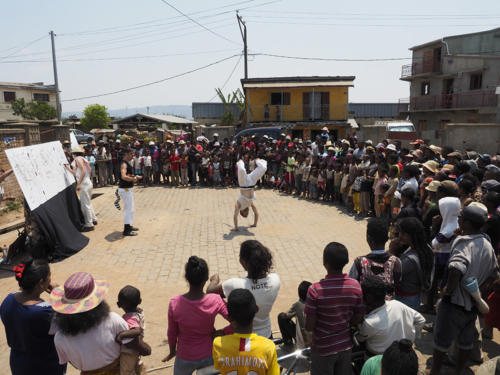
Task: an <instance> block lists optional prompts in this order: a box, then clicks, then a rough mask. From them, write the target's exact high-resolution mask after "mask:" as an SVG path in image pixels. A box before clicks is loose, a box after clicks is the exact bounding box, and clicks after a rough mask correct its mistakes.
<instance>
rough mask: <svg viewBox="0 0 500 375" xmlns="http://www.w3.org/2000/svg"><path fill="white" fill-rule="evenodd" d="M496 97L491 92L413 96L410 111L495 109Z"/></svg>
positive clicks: (493, 92)
mask: <svg viewBox="0 0 500 375" xmlns="http://www.w3.org/2000/svg"><path fill="white" fill-rule="evenodd" d="M496 105H497V96H496V94H495V91H493V90H481V91H471V92H466V93H457V94H443V95H424V96H414V97H412V98H411V99H410V111H411V112H415V111H432V110H460V109H462V110H463V109H478V108H483V107H495V106H496Z"/></svg>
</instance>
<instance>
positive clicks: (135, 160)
mask: <svg viewBox="0 0 500 375" xmlns="http://www.w3.org/2000/svg"><path fill="white" fill-rule="evenodd" d="M132 165H133V167H134V170H135V175H136V176H140V175H142V165H141V157H140V156H139V152H136V153H135V156H134V158H133V159H132Z"/></svg>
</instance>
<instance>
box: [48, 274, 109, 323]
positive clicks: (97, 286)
mask: <svg viewBox="0 0 500 375" xmlns="http://www.w3.org/2000/svg"><path fill="white" fill-rule="evenodd" d="M108 290H109V283H108V282H107V281H106V280H94V278H93V277H92V275H91V274H89V273H86V272H77V273H74V274H73V275H71V276H70V277H69V278H68V279H67V280H66V282H65V283H64V286H63V287H57V288H54V290H52V293H50V297H49V303H50V305H51V306H52V308H53V309H54V311H56V312H58V313H61V314H78V313H82V312H86V311H90V310H92V309H94V308H96V307H97V306H99V304H100V303H101V302H102V301H103V300H104V297H106V294H107V293H108Z"/></svg>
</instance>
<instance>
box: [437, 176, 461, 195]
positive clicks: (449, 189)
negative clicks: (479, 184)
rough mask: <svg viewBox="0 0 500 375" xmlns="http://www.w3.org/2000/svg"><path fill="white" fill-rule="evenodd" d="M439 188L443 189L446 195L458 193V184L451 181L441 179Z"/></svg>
mask: <svg viewBox="0 0 500 375" xmlns="http://www.w3.org/2000/svg"><path fill="white" fill-rule="evenodd" d="M439 188H440V189H441V190H442V191H444V193H445V194H446V195H449V196H457V195H458V185H457V184H456V183H455V182H453V181H448V180H447V181H441V184H440V185H439Z"/></svg>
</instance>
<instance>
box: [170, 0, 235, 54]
mask: <svg viewBox="0 0 500 375" xmlns="http://www.w3.org/2000/svg"><path fill="white" fill-rule="evenodd" d="M160 1H161V2H162V3H164V4H165V5H167V6H169V7H170V8H172V9H174V10H175V11H176V12H177V13H180V14H182V15H183V16H184V17H186V18H187V19H189V20H191V22H193V23H195V24H197V25H198V26H200V27H201V28H203V29H205V30H206V31H208V32H209V33H211V34H213V35H215V36H217V37H219V38H221V39H224V40H226V41H228V42H229V43H233V44H237V45H239V43H237V42H235V41H234V40H231V39H228V38H226V37H225V36H224V35H221V34H219V33H216V32H215V31H213V30H212V29H209V28H208V27H206V26H204V25H202V24H201V23H199V22H198V21H196V20H195V19H194V18H192V17H190V16H188V15H187V14H186V13H183V12H181V11H180V10H179V9H177V8H176V7H174V6H173V5H172V4H170V3H169V2H168V1H167V0H160Z"/></svg>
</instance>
